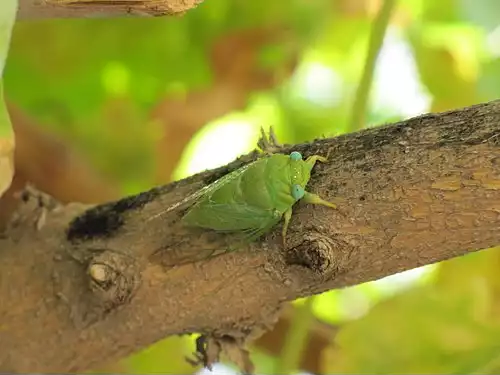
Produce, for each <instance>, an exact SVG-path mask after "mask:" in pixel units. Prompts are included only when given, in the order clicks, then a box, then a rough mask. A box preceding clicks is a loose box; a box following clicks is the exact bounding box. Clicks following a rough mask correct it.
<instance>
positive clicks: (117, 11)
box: [18, 0, 203, 20]
mask: <svg viewBox="0 0 500 375" xmlns="http://www.w3.org/2000/svg"><path fill="white" fill-rule="evenodd" d="M202 1H203V0H19V13H18V19H20V20H36V19H46V18H93V17H123V16H154V17H158V16H166V15H178V14H183V13H184V12H186V11H188V10H189V9H192V8H195V7H196V6H197V5H198V4H199V3H201V2H202Z"/></svg>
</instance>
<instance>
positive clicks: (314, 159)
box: [305, 155, 328, 169]
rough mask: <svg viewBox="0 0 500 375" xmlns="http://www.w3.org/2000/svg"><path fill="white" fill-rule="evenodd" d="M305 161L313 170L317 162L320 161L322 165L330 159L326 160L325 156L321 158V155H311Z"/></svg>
mask: <svg viewBox="0 0 500 375" xmlns="http://www.w3.org/2000/svg"><path fill="white" fill-rule="evenodd" d="M305 161H306V163H307V164H308V165H309V167H310V168H311V169H313V167H314V164H316V162H317V161H319V162H321V163H326V162H327V161H328V159H327V158H325V157H324V156H320V155H311V156H309V157H308V158H307V159H306V160H305Z"/></svg>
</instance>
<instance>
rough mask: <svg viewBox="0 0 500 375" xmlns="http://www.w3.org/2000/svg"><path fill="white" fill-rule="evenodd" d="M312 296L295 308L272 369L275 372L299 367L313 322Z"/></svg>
mask: <svg viewBox="0 0 500 375" xmlns="http://www.w3.org/2000/svg"><path fill="white" fill-rule="evenodd" d="M314 298H315V297H314V296H312V297H309V298H307V299H306V301H305V303H304V305H303V306H298V307H296V308H295V313H294V316H293V320H292V325H291V328H290V329H289V330H288V332H287V335H286V339H285V342H284V345H283V348H282V350H281V354H280V356H279V358H278V364H277V365H276V368H275V371H274V372H275V373H276V374H292V373H293V372H294V371H296V370H298V369H299V367H300V360H301V358H302V356H303V353H304V348H305V347H307V345H306V344H307V341H308V338H309V337H308V336H309V330H310V326H311V324H312V323H313V322H314V313H313V310H312V307H313V303H314Z"/></svg>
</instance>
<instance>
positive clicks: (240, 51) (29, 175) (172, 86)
mask: <svg viewBox="0 0 500 375" xmlns="http://www.w3.org/2000/svg"><path fill="white" fill-rule="evenodd" d="M377 56H378V59H377ZM499 56H500V2H498V1H495V0H440V1H435V0H400V1H395V0H386V1H383V0H286V1H285V0H275V1H263V0H206V1H205V3H202V4H201V5H200V6H199V7H198V8H196V9H193V10H191V11H189V12H187V13H186V14H185V15H184V16H183V17H165V18H126V19H125V18H124V19H93V20H91V19H68V20H47V21H43V22H33V21H31V22H19V23H17V24H16V26H15V30H14V34H13V39H12V45H11V50H10V54H9V60H8V63H7V67H6V71H5V90H6V96H7V100H8V105H9V110H10V112H11V116H12V121H13V126H14V130H15V132H16V143H17V145H16V147H17V149H16V160H15V163H16V165H15V168H16V177H15V181H14V184H13V188H12V189H11V191H10V193H9V194H11V193H12V192H13V191H14V190H15V189H18V188H19V187H22V186H23V185H24V184H25V183H26V181H30V182H32V183H34V184H35V185H36V186H38V187H39V188H40V189H41V190H44V191H46V192H48V193H50V194H52V195H54V196H55V197H56V198H58V199H60V200H62V201H66V202H67V201H80V202H87V203H99V202H104V201H107V200H111V199H117V198H119V197H122V196H124V195H128V194H134V193H138V192H140V191H143V190H146V189H149V188H151V187H153V186H156V185H160V184H166V183H168V182H171V181H173V180H176V179H181V178H184V177H186V176H188V175H191V174H193V173H196V172H199V171H202V170H204V169H210V168H213V167H217V166H220V165H223V164H226V163H228V162H230V161H232V160H233V159H234V158H236V157H237V156H239V155H241V154H243V153H246V152H248V151H251V150H252V149H253V148H254V147H255V143H256V141H257V139H258V137H259V130H260V127H264V128H265V129H268V128H269V126H273V128H274V129H275V131H276V133H277V135H278V138H279V139H280V140H281V141H282V142H285V143H298V142H304V141H309V140H312V139H314V138H317V137H325V136H335V135H338V134H341V133H345V132H351V131H355V130H357V129H360V128H362V127H364V126H366V127H369V126H377V125H379V124H383V123H387V122H393V121H398V120H401V119H405V118H408V117H412V116H415V115H418V114H421V113H425V112H429V111H444V110H449V109H455V108H459V107H463V106H467V105H471V104H475V103H479V102H484V101H488V100H492V99H496V98H498V96H500V59H499ZM9 194H7V195H6V196H5V197H3V198H2V202H1V204H3V206H2V207H4V212H6V207H9V202H10V201H9V199H11V196H10V195H9ZM0 216H1V215H0ZM499 267H500V253H499V251H498V250H497V249H490V250H487V251H484V252H480V253H476V254H471V255H469V256H466V257H462V258H458V259H454V260H451V261H447V262H443V263H440V264H438V265H432V266H428V267H424V268H420V269H416V270H412V271H408V272H405V273H402V274H398V275H394V276H391V277H388V278H385V279H383V280H379V281H376V282H371V283H367V284H363V285H359V286H356V287H351V288H347V289H343V290H334V291H329V292H326V293H323V294H321V295H318V296H314V297H311V298H308V299H304V300H299V301H295V302H294V303H293V304H291V306H290V307H289V308H288V309H287V310H286V311H285V313H284V314H283V317H282V318H281V320H280V321H279V323H278V325H277V326H276V328H275V329H274V330H272V331H271V332H269V333H266V334H265V335H264V336H263V337H262V338H260V339H259V340H257V342H256V343H255V344H253V345H252V347H251V353H252V358H253V360H254V362H255V364H256V367H257V372H258V373H260V374H271V373H279V374H285V373H316V374H333V373H357V374H360V373H400V374H405V373H443V374H451V373H468V374H494V373H500V340H499V339H498V337H499V335H500V273H499V272H498V271H499V269H500V268H499ZM193 349H194V346H193V337H189V336H184V337H172V338H167V339H165V340H164V341H162V342H159V343H157V344H155V345H153V346H152V347H150V348H147V349H145V350H144V351H142V352H140V353H137V354H135V355H133V356H131V357H130V358H126V359H123V360H122V361H120V362H119V363H109V364H103V366H102V367H101V368H99V369H95V371H97V372H103V371H106V372H120V373H169V374H170V373H172V374H174V373H177V374H179V373H182V374H190V373H197V372H198V373H203V372H204V371H205V370H202V369H200V368H194V367H192V366H191V365H189V364H188V363H187V362H186V361H185V360H184V357H185V356H187V355H190V354H191V353H192V351H193ZM214 371H216V373H217V374H234V373H235V372H234V369H233V368H232V367H231V365H230V364H225V363H222V364H220V365H218V366H216V368H215V370H214Z"/></svg>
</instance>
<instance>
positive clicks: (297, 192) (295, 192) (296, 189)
mask: <svg viewBox="0 0 500 375" xmlns="http://www.w3.org/2000/svg"><path fill="white" fill-rule="evenodd" d="M304 194H305V191H304V188H303V187H302V186H300V185H297V184H295V185H293V186H292V197H293V198H294V199H295V200H297V201H298V200H299V199H301V198H302V197H303V196H304Z"/></svg>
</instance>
